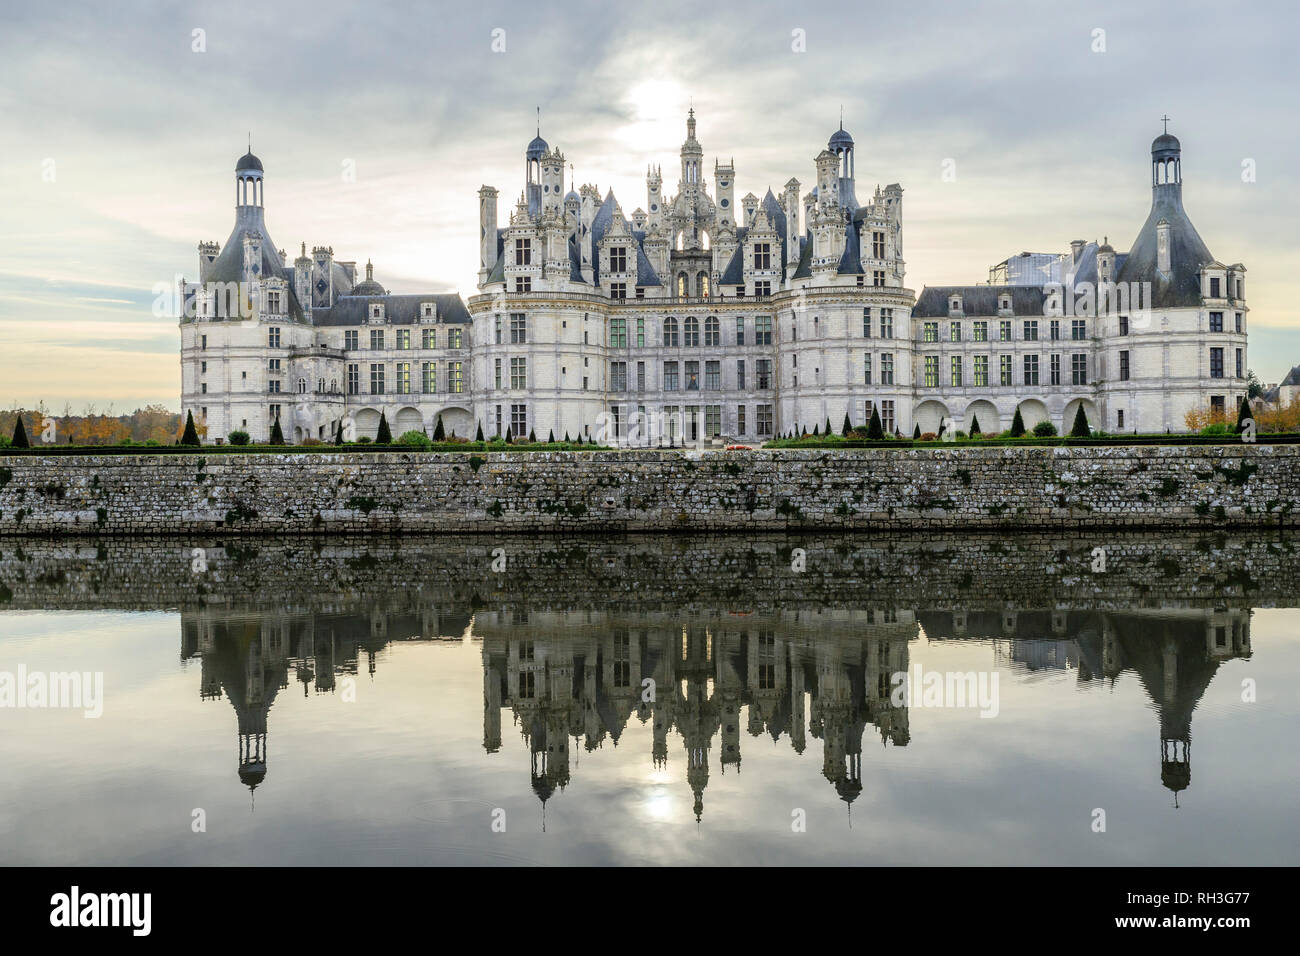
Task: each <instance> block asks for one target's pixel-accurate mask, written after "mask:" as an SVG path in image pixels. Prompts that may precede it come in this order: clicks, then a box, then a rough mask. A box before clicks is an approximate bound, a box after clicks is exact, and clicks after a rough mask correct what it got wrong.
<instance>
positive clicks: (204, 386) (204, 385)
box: [199, 382, 302, 395]
mask: <svg viewBox="0 0 1300 956" xmlns="http://www.w3.org/2000/svg"><path fill="white" fill-rule="evenodd" d="M299 391H302V389H299ZM199 392H200V393H201V394H203V395H206V394H208V383H207V382H200V383H199Z"/></svg>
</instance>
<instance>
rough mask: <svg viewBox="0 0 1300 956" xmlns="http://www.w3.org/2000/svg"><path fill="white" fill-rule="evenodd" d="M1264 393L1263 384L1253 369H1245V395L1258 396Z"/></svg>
mask: <svg viewBox="0 0 1300 956" xmlns="http://www.w3.org/2000/svg"><path fill="white" fill-rule="evenodd" d="M1263 394H1264V386H1263V384H1262V383H1261V382H1260V380H1259V376H1258V375H1256V374H1255V370H1254V369H1249V368H1248V369H1246V397H1247V398H1259V397H1260V396H1261V395H1263Z"/></svg>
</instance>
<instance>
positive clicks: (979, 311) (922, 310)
mask: <svg viewBox="0 0 1300 956" xmlns="http://www.w3.org/2000/svg"><path fill="white" fill-rule="evenodd" d="M954 295H959V296H961V307H962V311H963V312H964V313H965V314H966V315H988V316H996V315H997V314H998V302H999V300H1000V298H1001V297H1002V296H1004V295H1009V296H1011V310H1012V312H1014V313H1015V314H1016V315H1024V316H1038V317H1041V316H1042V315H1043V301H1044V299H1046V297H1047V293H1046V291H1045V290H1044V289H1043V288H1042V286H1036V285H936V286H926V287H925V288H924V289H922V290H921V294H920V295H919V296H918V297H917V299H916V307H915V308H913V309H912V315H913V316H914V317H916V318H924V319H937V318H944V319H946V318H947V317H948V300H949V299H951V298H952V296H954Z"/></svg>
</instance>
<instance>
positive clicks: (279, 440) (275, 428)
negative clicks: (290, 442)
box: [271, 418, 284, 445]
mask: <svg viewBox="0 0 1300 956" xmlns="http://www.w3.org/2000/svg"><path fill="white" fill-rule="evenodd" d="M271 444H272V445H283V444H284V432H282V431H280V419H278V418H277V419H276V420H275V423H274V424H272V425H271Z"/></svg>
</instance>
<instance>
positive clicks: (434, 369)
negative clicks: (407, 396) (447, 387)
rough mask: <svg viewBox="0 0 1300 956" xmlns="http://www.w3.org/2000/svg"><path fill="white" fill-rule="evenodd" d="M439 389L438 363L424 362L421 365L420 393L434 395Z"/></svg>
mask: <svg viewBox="0 0 1300 956" xmlns="http://www.w3.org/2000/svg"><path fill="white" fill-rule="evenodd" d="M437 389H438V363H437V362H424V363H422V364H421V365H420V391H422V392H424V394H426V395H432V394H433V393H434V392H435V391H437Z"/></svg>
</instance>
